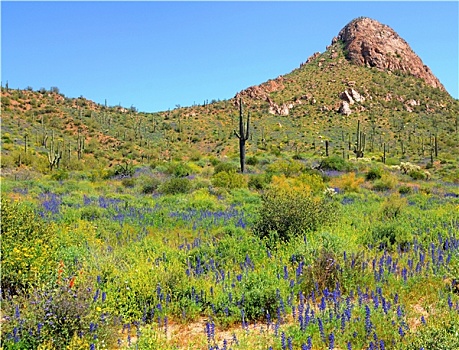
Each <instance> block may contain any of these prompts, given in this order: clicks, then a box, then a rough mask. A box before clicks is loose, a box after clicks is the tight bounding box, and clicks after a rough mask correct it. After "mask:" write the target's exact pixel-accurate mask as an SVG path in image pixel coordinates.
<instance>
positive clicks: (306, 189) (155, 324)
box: [1, 153, 459, 349]
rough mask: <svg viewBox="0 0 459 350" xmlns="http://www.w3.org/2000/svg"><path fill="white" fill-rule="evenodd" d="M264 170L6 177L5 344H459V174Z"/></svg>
mask: <svg viewBox="0 0 459 350" xmlns="http://www.w3.org/2000/svg"><path fill="white" fill-rule="evenodd" d="M319 162H320V163H319ZM247 163H248V165H247V167H248V172H247V174H240V173H238V172H237V167H238V165H237V164H238V158H237V156H235V157H233V158H228V159H226V160H225V161H219V160H218V159H216V158H215V157H206V156H202V157H199V159H196V160H194V161H191V160H190V161H181V162H179V161H171V162H163V161H157V162H152V163H151V164H150V165H148V166H133V167H131V168H129V169H124V170H126V171H125V172H124V173H123V174H117V175H115V173H114V172H113V173H112V174H108V175H107V174H101V175H100V176H93V174H92V175H91V172H89V171H72V172H67V171H55V172H52V173H50V174H48V175H44V176H41V177H39V178H32V179H28V180H14V179H11V178H3V179H2V203H1V204H2V205H1V214H2V282H1V283H2V321H1V322H2V324H1V327H2V335H1V337H2V338H1V340H2V348H3V349H125V348H132V349H456V348H459V340H458V339H459V337H458V332H459V294H458V292H459V285H458V283H459V282H458V280H459V278H458V277H459V236H458V233H459V185H458V183H454V182H445V181H442V180H440V179H438V178H435V179H427V178H426V177H423V176H420V175H419V174H418V173H419V172H421V173H422V174H424V173H423V172H424V170H419V171H417V172H418V173H415V172H412V173H408V174H404V173H403V171H401V169H400V166H389V165H384V164H383V163H381V162H376V161H362V160H359V161H354V160H349V161H343V160H342V159H341V158H339V157H329V158H323V159H322V161H321V160H320V159H315V160H298V159H292V155H287V154H283V155H281V156H279V155H274V154H270V153H263V154H258V155H249V157H248V159H247ZM318 168H320V170H319V169H318ZM127 170H128V171H127Z"/></svg>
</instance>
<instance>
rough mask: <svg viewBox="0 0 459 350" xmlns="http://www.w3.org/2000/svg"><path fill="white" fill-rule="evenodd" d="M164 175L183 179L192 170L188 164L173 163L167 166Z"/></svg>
mask: <svg viewBox="0 0 459 350" xmlns="http://www.w3.org/2000/svg"><path fill="white" fill-rule="evenodd" d="M166 173H167V174H170V175H172V176H175V177H185V176H188V175H190V174H191V173H192V170H191V168H190V166H189V165H188V164H184V163H176V162H173V163H170V164H168V166H167V168H166Z"/></svg>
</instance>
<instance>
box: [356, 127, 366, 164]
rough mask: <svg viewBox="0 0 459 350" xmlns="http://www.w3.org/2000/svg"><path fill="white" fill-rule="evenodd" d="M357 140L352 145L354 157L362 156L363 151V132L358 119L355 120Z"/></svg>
mask: <svg viewBox="0 0 459 350" xmlns="http://www.w3.org/2000/svg"><path fill="white" fill-rule="evenodd" d="M356 136H357V140H356V143H355V146H354V153H355V157H356V158H363V152H364V151H365V133H364V132H363V131H361V130H360V120H358V121H357V135H356Z"/></svg>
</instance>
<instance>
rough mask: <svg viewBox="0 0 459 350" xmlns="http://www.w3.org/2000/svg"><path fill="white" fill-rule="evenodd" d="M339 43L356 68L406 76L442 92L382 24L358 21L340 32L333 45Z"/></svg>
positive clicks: (362, 18) (439, 86)
mask: <svg viewBox="0 0 459 350" xmlns="http://www.w3.org/2000/svg"><path fill="white" fill-rule="evenodd" d="M338 41H341V42H343V43H344V49H345V51H346V58H347V59H348V60H350V61H351V62H353V63H355V64H358V65H364V66H368V67H376V68H379V69H382V70H386V71H391V72H396V71H401V72H406V73H408V74H411V75H413V76H415V77H417V78H420V79H423V80H424V81H425V82H426V83H427V84H429V85H430V86H433V87H436V88H439V89H441V90H443V91H444V90H445V88H444V87H443V85H442V84H441V83H440V81H439V80H438V79H437V77H436V76H435V75H433V73H432V72H431V70H430V68H429V67H427V66H426V65H424V64H423V63H422V60H421V59H420V58H419V56H418V55H416V54H415V53H414V51H413V50H412V49H411V47H410V46H409V45H408V43H407V42H406V41H405V40H403V39H402V38H401V37H400V36H399V35H398V34H397V33H396V32H395V31H394V30H393V29H392V28H390V27H389V26H387V25H385V24H381V23H379V22H378V21H376V20H374V19H371V18H366V17H360V18H357V19H355V20H353V21H351V22H350V23H349V24H347V25H346V26H345V27H344V28H343V29H342V30H341V31H340V32H339V34H338V36H337V37H336V38H334V39H333V41H332V44H333V43H336V42H338Z"/></svg>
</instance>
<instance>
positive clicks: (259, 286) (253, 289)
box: [242, 270, 279, 320]
mask: <svg viewBox="0 0 459 350" xmlns="http://www.w3.org/2000/svg"><path fill="white" fill-rule="evenodd" d="M242 286H243V290H244V302H243V303H242V307H243V309H244V315H245V317H246V319H247V320H260V319H261V318H263V317H264V316H266V314H267V312H269V314H270V315H275V314H276V311H277V308H278V306H279V299H278V298H277V296H276V290H277V288H278V287H279V285H278V282H277V280H276V279H274V278H272V276H270V275H269V273H267V272H266V270H261V271H260V272H257V273H251V274H248V275H246V276H244V278H243V280H242Z"/></svg>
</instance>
